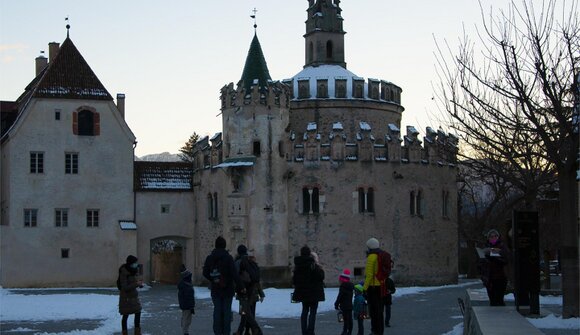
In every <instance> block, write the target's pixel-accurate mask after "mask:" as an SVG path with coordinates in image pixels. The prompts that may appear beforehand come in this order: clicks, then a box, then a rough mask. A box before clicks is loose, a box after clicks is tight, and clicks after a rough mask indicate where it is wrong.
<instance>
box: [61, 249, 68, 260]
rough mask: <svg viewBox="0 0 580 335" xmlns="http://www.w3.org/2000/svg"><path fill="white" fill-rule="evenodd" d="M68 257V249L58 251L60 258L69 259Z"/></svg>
mask: <svg viewBox="0 0 580 335" xmlns="http://www.w3.org/2000/svg"><path fill="white" fill-rule="evenodd" d="M69 255H70V249H68V248H62V249H60V258H69Z"/></svg>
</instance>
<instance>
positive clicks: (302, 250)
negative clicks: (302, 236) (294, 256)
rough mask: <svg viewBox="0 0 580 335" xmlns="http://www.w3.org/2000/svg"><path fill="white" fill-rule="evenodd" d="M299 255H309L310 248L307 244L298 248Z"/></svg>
mask: <svg viewBox="0 0 580 335" xmlns="http://www.w3.org/2000/svg"><path fill="white" fill-rule="evenodd" d="M300 256H310V248H309V247H308V246H307V245H305V246H303V247H302V248H300Z"/></svg>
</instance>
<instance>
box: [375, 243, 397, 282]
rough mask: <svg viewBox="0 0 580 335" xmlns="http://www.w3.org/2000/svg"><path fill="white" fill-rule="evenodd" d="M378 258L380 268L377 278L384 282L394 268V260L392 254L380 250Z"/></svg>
mask: <svg viewBox="0 0 580 335" xmlns="http://www.w3.org/2000/svg"><path fill="white" fill-rule="evenodd" d="M377 259H378V267H377V268H378V270H377V275H376V277H377V279H378V280H379V281H380V282H384V281H385V280H387V278H389V276H390V275H391V269H392V268H393V260H392V259H391V254H389V253H388V252H386V251H383V250H381V251H379V252H378V253H377Z"/></svg>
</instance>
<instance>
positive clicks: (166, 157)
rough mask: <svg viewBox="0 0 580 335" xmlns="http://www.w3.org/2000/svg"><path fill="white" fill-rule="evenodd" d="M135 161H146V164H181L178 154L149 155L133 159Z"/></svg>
mask: <svg viewBox="0 0 580 335" xmlns="http://www.w3.org/2000/svg"><path fill="white" fill-rule="evenodd" d="M135 160H137V161H147V162H181V158H179V155H178V154H172V153H169V152H162V153H160V154H149V155H145V156H141V157H135Z"/></svg>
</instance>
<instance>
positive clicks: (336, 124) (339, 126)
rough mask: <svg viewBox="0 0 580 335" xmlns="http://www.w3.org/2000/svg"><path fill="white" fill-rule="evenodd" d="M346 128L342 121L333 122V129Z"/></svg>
mask: <svg viewBox="0 0 580 335" xmlns="http://www.w3.org/2000/svg"><path fill="white" fill-rule="evenodd" d="M343 129H344V128H343V127H342V123H340V122H335V123H333V124H332V130H343Z"/></svg>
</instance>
